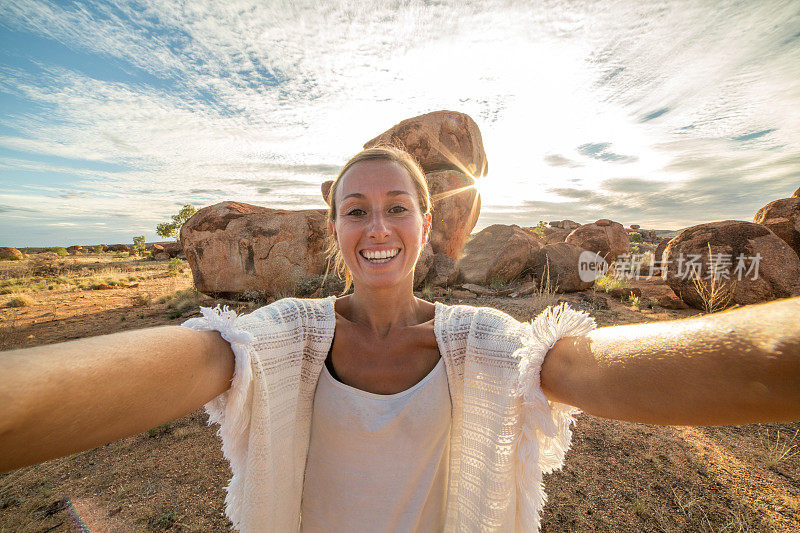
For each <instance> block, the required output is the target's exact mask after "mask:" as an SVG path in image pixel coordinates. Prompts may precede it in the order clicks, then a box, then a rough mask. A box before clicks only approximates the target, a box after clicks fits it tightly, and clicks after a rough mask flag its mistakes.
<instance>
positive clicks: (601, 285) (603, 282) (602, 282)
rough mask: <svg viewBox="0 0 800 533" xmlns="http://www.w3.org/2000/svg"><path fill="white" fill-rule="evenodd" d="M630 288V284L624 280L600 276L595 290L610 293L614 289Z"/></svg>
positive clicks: (595, 282)
mask: <svg viewBox="0 0 800 533" xmlns="http://www.w3.org/2000/svg"><path fill="white" fill-rule="evenodd" d="M627 287H628V282H626V281H625V280H623V279H619V278H615V277H611V276H599V277H598V278H596V279H595V280H594V286H593V288H594V290H596V291H603V292H609V291H611V290H613V289H625V288H627Z"/></svg>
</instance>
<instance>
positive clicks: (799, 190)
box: [792, 187, 800, 198]
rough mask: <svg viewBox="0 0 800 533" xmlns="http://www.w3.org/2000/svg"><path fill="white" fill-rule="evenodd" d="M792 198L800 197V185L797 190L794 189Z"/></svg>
mask: <svg viewBox="0 0 800 533" xmlns="http://www.w3.org/2000/svg"><path fill="white" fill-rule="evenodd" d="M792 198H800V187H798V188H797V190H796V191H794V194H793V195H792Z"/></svg>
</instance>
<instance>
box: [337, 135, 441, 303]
mask: <svg viewBox="0 0 800 533" xmlns="http://www.w3.org/2000/svg"><path fill="white" fill-rule="evenodd" d="M362 161H390V162H392V163H397V164H398V165H400V166H401V167H403V168H404V169H405V170H406V172H408V175H409V176H410V177H411V181H413V182H414V187H415V188H416V189H417V201H418V203H419V208H420V213H421V214H422V216H423V217H424V216H425V215H427V214H428V213H430V211H431V195H430V192H429V191H428V180H427V179H426V178H425V174H424V173H423V172H422V169H421V168H420V166H419V164H418V163H417V161H416V160H415V159H414V158H413V157H412V156H411V155H410V154H409V153H408V152H405V151H403V150H400V149H399V148H395V147H394V146H373V147H372V148H367V149H365V150H362V151H361V152H359V153H357V154H356V155H354V156H353V157H352V158H350V161H348V162H347V163H345V165H344V166H343V167H342V170H340V171H339V175H338V176H336V180H334V182H333V185H331V188H330V190H329V191H328V198H327V199H326V201H327V202H328V217H327V221H328V222H329V224H326V225H325V227H326V228H328V235H327V237H326V243H327V244H326V247H325V256H326V257H327V259H328V264H327V266H326V268H325V277H324V278H323V284H324V283H325V281H324V280H325V279H327V277H328V272H330V270H331V263H333V272H334V273H336V276H337V277H339V279H342V280H344V290H343V291H342V294H345V293H346V292H347V291H348V290H349V289H350V286H351V285H352V284H353V275H352V274H351V273H350V269H349V268H347V265H346V264H345V263H344V258H343V257H342V253H341V252H340V251H339V247H338V246H336V239H335V238H334V236H333V233H332V232H331V231H330V226H331V225H332V224H335V223H336V189H337V188H338V186H339V182H340V181H341V180H342V176H344V175H345V173H346V172H347V171H348V170H350V168H351V167H352V166H353V165H355V164H356V163H360V162H362Z"/></svg>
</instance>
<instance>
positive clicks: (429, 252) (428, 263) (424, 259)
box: [414, 242, 434, 288]
mask: <svg viewBox="0 0 800 533" xmlns="http://www.w3.org/2000/svg"><path fill="white" fill-rule="evenodd" d="M433 255H434V254H433V248H432V247H431V243H429V242H428V243H425V246H423V247H422V250H421V251H420V253H419V259H417V264H416V265H414V287H415V288H417V287H422V284H423V282H424V281H425V278H426V277H427V276H428V271H429V270H430V269H431V267H432V266H433Z"/></svg>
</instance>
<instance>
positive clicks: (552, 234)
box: [544, 227, 572, 244]
mask: <svg viewBox="0 0 800 533" xmlns="http://www.w3.org/2000/svg"><path fill="white" fill-rule="evenodd" d="M570 233H572V230H571V229H565V228H555V227H551V228H544V242H545V244H553V243H556V242H564V239H566V238H567V235H569V234H570Z"/></svg>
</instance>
